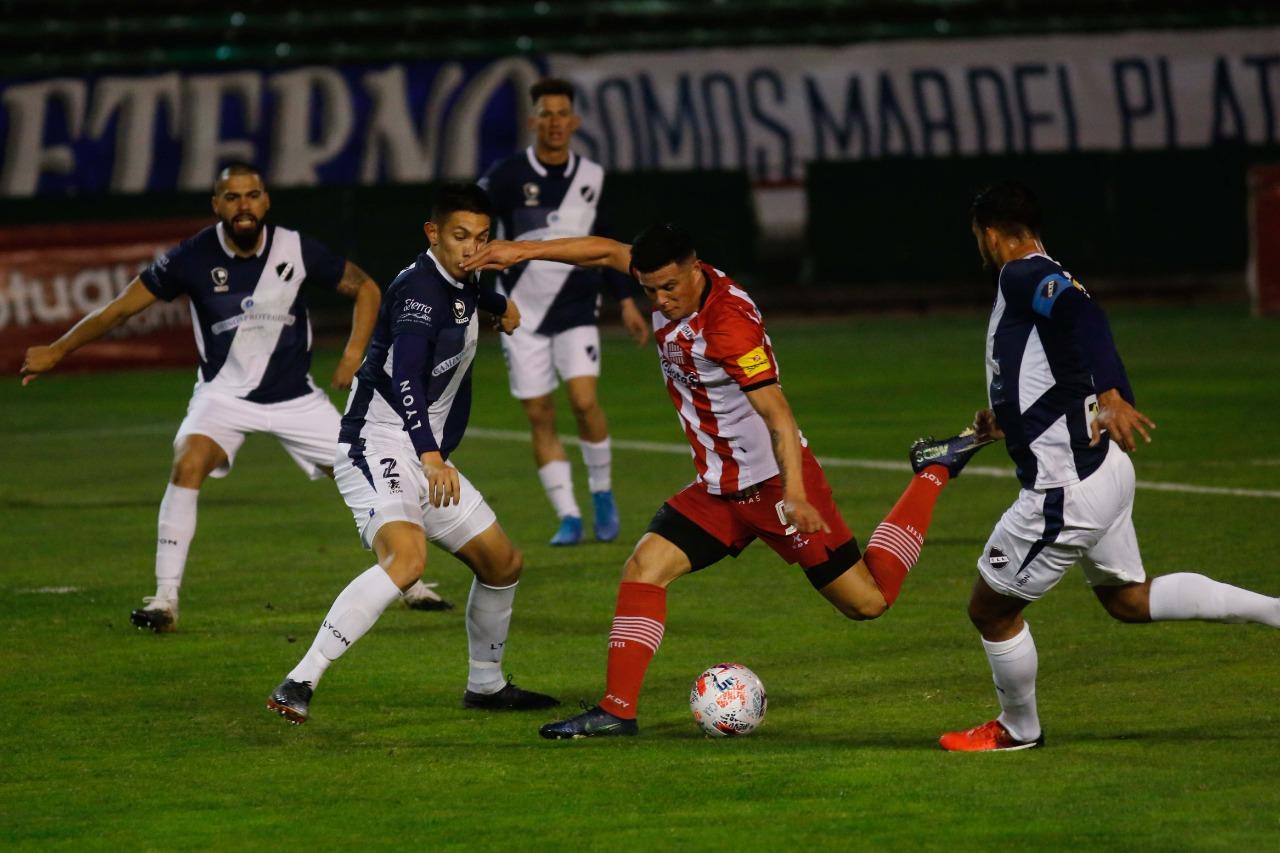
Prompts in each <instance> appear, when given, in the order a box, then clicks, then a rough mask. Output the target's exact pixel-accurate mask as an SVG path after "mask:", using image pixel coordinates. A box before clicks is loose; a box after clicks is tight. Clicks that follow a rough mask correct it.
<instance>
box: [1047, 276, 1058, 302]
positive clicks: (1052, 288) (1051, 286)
mask: <svg viewBox="0 0 1280 853" xmlns="http://www.w3.org/2000/svg"><path fill="white" fill-rule="evenodd" d="M1057 291H1058V283H1057V282H1056V281H1054V280H1052V279H1050V280H1049V281H1048V282H1046V283H1045V286H1044V298H1045V299H1052V298H1053V294H1054V293H1056V292H1057Z"/></svg>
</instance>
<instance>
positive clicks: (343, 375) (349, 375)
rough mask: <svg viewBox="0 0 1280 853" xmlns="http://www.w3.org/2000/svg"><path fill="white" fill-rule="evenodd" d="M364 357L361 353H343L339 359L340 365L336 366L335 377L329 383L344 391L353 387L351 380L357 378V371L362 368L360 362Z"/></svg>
mask: <svg viewBox="0 0 1280 853" xmlns="http://www.w3.org/2000/svg"><path fill="white" fill-rule="evenodd" d="M363 360H364V359H363V358H362V357H361V356H359V355H354V356H352V355H348V354H346V353H343V354H342V358H340V359H338V366H337V367H336V368H334V371H333V379H332V380H330V382H329V384H330V385H331V386H332V387H334V388H338V389H341V390H343V391H349V390H350V389H351V381H352V380H353V379H354V378H355V375H356V371H357V370H359V369H360V362H361V361H363Z"/></svg>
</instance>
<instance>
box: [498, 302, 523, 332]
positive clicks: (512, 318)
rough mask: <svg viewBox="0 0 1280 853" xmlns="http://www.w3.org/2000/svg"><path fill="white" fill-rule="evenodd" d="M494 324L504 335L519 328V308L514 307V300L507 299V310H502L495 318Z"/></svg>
mask: <svg viewBox="0 0 1280 853" xmlns="http://www.w3.org/2000/svg"><path fill="white" fill-rule="evenodd" d="M494 325H495V326H496V327H497V329H498V331H500V332H502V333H503V334H504V335H509V334H511V333H512V332H514V331H515V330H516V329H518V328H520V309H519V308H517V307H516V303H515V301H514V300H512V299H508V300H507V310H506V311H503V312H502V316H501V317H499V318H497V320H496V321H495V322H494Z"/></svg>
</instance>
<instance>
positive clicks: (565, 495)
mask: <svg viewBox="0 0 1280 853" xmlns="http://www.w3.org/2000/svg"><path fill="white" fill-rule="evenodd" d="M538 479H539V480H541V481H542V488H543V489H544V490H546V493H547V499H548V500H549V501H551V506H553V507H555V510H556V517H557V518H564V517H565V516H568V515H571V516H573V517H574V518H582V511H581V510H579V509H578V502H577V500H575V499H574V497H573V469H572V468H570V467H569V462H568V460H566V459H557V460H556V461H554V462H548V463H547V464H546V465H543V466H542V467H541V468H539V469H538Z"/></svg>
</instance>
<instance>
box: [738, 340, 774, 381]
mask: <svg viewBox="0 0 1280 853" xmlns="http://www.w3.org/2000/svg"><path fill="white" fill-rule="evenodd" d="M738 367H741V368H742V372H743V373H745V374H747V378H748V379H750V378H752V377H753V376H755V375H756V374H757V373H764V372H765V371H766V370H772V369H773V365H772V364H770V363H769V356H768V354H767V353H766V352H765V351H764V347H756V348H755V349H753V350H752V351H751V352H749V353H747V354H746V355H744V356H740V357H739V358H738Z"/></svg>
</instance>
